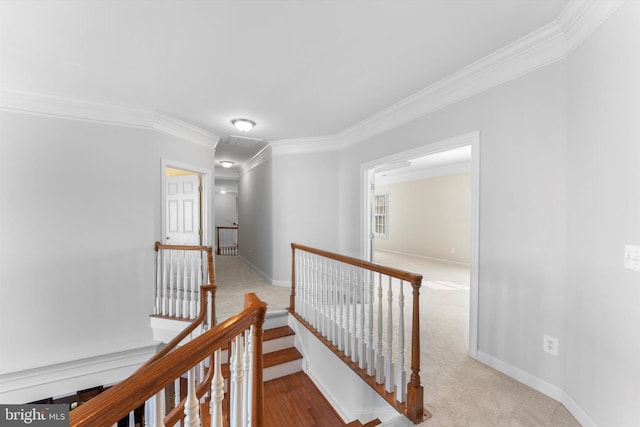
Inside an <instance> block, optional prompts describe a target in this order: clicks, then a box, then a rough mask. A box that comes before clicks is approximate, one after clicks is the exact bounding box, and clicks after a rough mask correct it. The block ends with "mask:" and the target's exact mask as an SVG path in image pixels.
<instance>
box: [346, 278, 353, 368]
mask: <svg viewBox="0 0 640 427" xmlns="http://www.w3.org/2000/svg"><path fill="white" fill-rule="evenodd" d="M345 287H346V289H345V291H346V299H345V307H344V309H345V311H346V313H345V323H344V330H345V334H344V341H345V342H344V354H346V355H347V356H349V357H351V353H352V351H351V302H352V301H351V272H350V271H349V270H347V273H346V282H345Z"/></svg>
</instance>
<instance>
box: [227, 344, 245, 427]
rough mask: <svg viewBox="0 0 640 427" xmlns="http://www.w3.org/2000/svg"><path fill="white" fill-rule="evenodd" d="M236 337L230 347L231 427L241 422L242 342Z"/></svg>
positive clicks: (239, 424) (238, 425)
mask: <svg viewBox="0 0 640 427" xmlns="http://www.w3.org/2000/svg"><path fill="white" fill-rule="evenodd" d="M240 337H241V336H240V335H238V336H237V337H236V338H235V340H234V342H233V343H232V345H231V363H230V364H229V367H230V376H231V407H230V412H231V414H230V416H231V426H230V427H241V422H242V402H241V399H242V374H243V371H242V340H241V339H240Z"/></svg>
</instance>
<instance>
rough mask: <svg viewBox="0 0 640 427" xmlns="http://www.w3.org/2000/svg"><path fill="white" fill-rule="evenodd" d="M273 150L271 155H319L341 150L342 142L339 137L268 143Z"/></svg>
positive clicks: (295, 139) (296, 139)
mask: <svg viewBox="0 0 640 427" xmlns="http://www.w3.org/2000/svg"><path fill="white" fill-rule="evenodd" d="M269 145H270V146H271V148H272V150H273V155H274V156H278V155H282V154H297V153H320V152H325V151H335V150H339V149H340V148H342V145H343V144H342V141H341V140H340V137H339V135H330V136H321V137H309V138H293V139H280V140H276V141H269Z"/></svg>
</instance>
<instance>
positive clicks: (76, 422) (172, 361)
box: [69, 294, 267, 427]
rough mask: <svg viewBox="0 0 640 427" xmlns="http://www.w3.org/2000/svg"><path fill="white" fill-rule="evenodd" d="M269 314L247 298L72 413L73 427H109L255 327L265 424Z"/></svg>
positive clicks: (257, 394) (257, 413) (256, 399)
mask: <svg viewBox="0 0 640 427" xmlns="http://www.w3.org/2000/svg"><path fill="white" fill-rule="evenodd" d="M266 311H267V305H266V303H264V302H262V301H260V299H258V297H257V296H256V295H255V294H247V295H246V296H245V308H244V309H243V310H242V311H241V312H239V313H237V314H236V315H234V316H232V317H230V318H228V319H227V320H225V321H224V322H222V323H220V324H218V325H216V326H213V327H212V328H211V329H210V330H209V331H207V332H205V333H204V334H202V335H200V336H199V337H197V338H195V339H194V340H192V341H190V342H189V343H187V344H185V345H183V346H181V347H179V348H177V349H175V350H174V351H172V352H170V353H169V354H167V355H165V356H164V357H162V358H160V359H158V360H156V361H154V362H152V363H149V364H148V365H146V366H145V367H144V369H140V370H138V371H136V372H134V373H133V375H131V376H130V377H129V378H127V379H125V380H124V381H122V382H121V383H119V384H117V385H115V386H113V387H111V388H109V389H108V390H107V391H105V392H104V393H102V394H100V395H98V396H96V397H95V398H93V399H91V400H90V401H89V402H87V403H85V404H84V405H82V406H79V407H78V408H76V409H74V410H73V411H71V413H70V417H69V418H70V426H72V427H84V426H86V427H90V426H97V425H100V426H109V425H113V424H114V423H117V422H118V420H120V419H121V418H122V417H123V416H125V415H126V414H128V413H129V412H130V411H132V410H133V409H135V408H137V407H138V406H140V405H141V404H142V403H143V402H145V401H146V400H147V399H148V398H150V397H151V396H153V395H155V394H156V393H157V392H159V391H160V390H162V389H163V388H165V387H166V386H167V385H169V384H170V383H172V382H173V381H174V380H175V379H176V378H178V377H179V376H180V375H182V374H184V373H185V372H187V371H188V370H189V369H191V368H192V367H193V366H195V365H197V364H198V363H200V361H201V360H203V359H205V358H206V357H208V356H209V355H211V354H212V353H213V352H214V351H216V350H218V349H221V348H223V347H224V346H226V345H227V344H228V343H229V342H230V341H231V340H232V339H233V338H234V337H236V336H237V335H239V334H240V333H242V332H243V331H244V330H246V329H249V327H250V326H251V325H254V329H253V331H254V332H253V334H254V339H255V341H254V351H255V352H256V353H255V354H257V355H259V357H254V366H253V372H254V374H255V377H254V384H253V385H254V387H253V393H254V395H253V397H252V404H253V418H252V419H253V420H254V421H255V424H254V425H256V426H257V427H261V426H262V424H263V418H264V417H263V412H264V394H263V384H262V324H263V323H264V319H265V315H266Z"/></svg>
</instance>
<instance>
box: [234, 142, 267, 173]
mask: <svg viewBox="0 0 640 427" xmlns="http://www.w3.org/2000/svg"><path fill="white" fill-rule="evenodd" d="M271 155H272V148H271V146H270V145H267V146H266V147H264V148H263V149H262V150H260V151H258V152H257V153H256V155H255V156H253V157H252V158H251V159H249V161H248V162H247V164H246V165H245V166H244V167H243V168H242V170H241V171H240V176H242V175H245V174H246V173H248V172H249V171H250V170H251V169H253V168H257V167H258V166H260V165H261V164H263V163H265V162H266V161H268V160H270V159H271Z"/></svg>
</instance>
